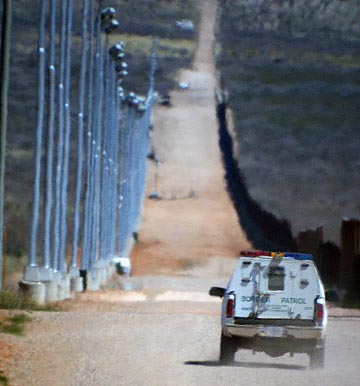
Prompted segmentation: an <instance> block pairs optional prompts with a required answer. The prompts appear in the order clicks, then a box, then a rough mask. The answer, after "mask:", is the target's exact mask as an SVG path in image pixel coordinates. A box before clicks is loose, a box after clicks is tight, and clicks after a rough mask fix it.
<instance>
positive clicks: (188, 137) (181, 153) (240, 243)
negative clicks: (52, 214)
mask: <svg viewBox="0 0 360 386" xmlns="http://www.w3.org/2000/svg"><path fill="white" fill-rule="evenodd" d="M216 3H217V2H216V1H215V0H208V1H204V2H201V4H202V7H203V14H202V15H203V17H202V23H201V27H200V35H199V44H198V49H197V51H196V55H195V59H194V64H193V68H192V70H184V71H182V72H181V73H180V74H179V79H178V80H179V82H186V83H188V84H189V85H190V88H189V89H187V90H177V91H174V92H172V93H171V105H172V107H170V108H169V107H161V106H157V107H156V108H155V111H154V116H153V123H154V130H153V132H152V136H151V142H152V148H153V151H154V152H155V154H156V157H157V158H158V159H159V160H160V161H161V164H160V165H158V166H156V164H155V163H154V162H153V163H150V165H149V175H148V193H151V192H157V193H158V194H159V195H160V196H161V197H162V200H158V201H155V200H146V202H145V211H144V222H143V225H142V228H141V231H140V235H139V240H140V243H139V244H138V245H137V246H136V247H135V249H134V253H133V263H134V268H135V273H136V274H144V273H148V272H149V270H148V268H149V266H150V272H152V273H154V270H155V272H157V273H164V272H169V269H170V270H171V269H172V268H173V269H178V268H181V267H183V266H184V264H185V265H186V262H187V261H188V260H189V259H191V260H192V261H194V260H197V259H199V258H211V257H213V256H237V255H238V253H239V251H240V250H241V249H242V248H247V247H248V246H249V243H248V242H247V240H246V238H245V236H244V234H243V232H242V231H241V229H240V227H239V224H238V220H237V217H236V213H235V210H234V209H233V207H232V204H231V202H230V199H229V197H228V194H227V192H226V188H225V184H224V179H223V175H224V171H223V167H222V161H221V154H220V150H219V145H218V126H217V122H216V115H215V68H214V58H213V47H214V28H215V15H216ZM184 261H185V263H184Z"/></svg>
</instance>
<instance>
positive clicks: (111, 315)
mask: <svg viewBox="0 0 360 386" xmlns="http://www.w3.org/2000/svg"><path fill="white" fill-rule="evenodd" d="M201 3H202V4H203V7H204V13H203V15H204V18H203V21H204V23H203V24H202V27H201V34H200V43H199V49H198V52H197V55H196V59H195V64H194V69H193V70H192V71H184V72H182V73H181V74H180V79H181V80H182V81H187V82H190V89H189V90H181V91H180V90H179V91H176V92H174V93H173V94H172V95H171V99H172V104H173V107H172V108H167V107H158V108H157V109H156V111H155V114H154V131H153V133H152V143H153V147H154V150H155V152H156V155H157V157H158V158H159V159H161V160H162V164H161V165H160V166H159V168H158V183H157V186H156V183H155V180H156V179H155V176H156V167H155V165H150V166H151V170H150V174H149V192H152V191H154V190H156V191H158V193H159V194H160V195H161V196H162V197H163V199H162V200H159V201H153V200H146V203H145V212H144V223H143V227H142V230H141V232H140V235H139V239H140V242H139V244H138V245H136V248H135V250H134V252H133V264H134V269H135V273H137V275H136V276H134V277H132V278H128V279H127V278H115V279H114V281H113V282H112V283H110V286H111V287H112V290H107V291H102V292H97V293H82V294H80V295H78V296H77V297H76V298H75V299H73V300H71V301H68V302H66V303H65V306H66V307H67V308H68V311H67V312H60V313H47V312H37V313H32V314H31V317H32V318H33V321H32V323H30V325H29V326H28V328H27V331H26V334H25V336H24V337H9V336H4V337H2V339H3V340H6V343H7V344H8V345H9V344H11V345H12V346H11V347H13V350H14V351H13V352H15V353H16V355H13V357H12V359H11V363H10V370H9V372H7V374H8V375H9V377H10V380H11V382H10V385H12V386H16V385H18V386H24V385H26V386H31V385H36V386H49V385H51V386H110V385H114V386H120V385H122V386H221V385H250V386H251V385H269V386H275V385H286V386H288V385H293V386H297V385H299V386H300V385H301V386H303V385H304V384H309V385H319V386H320V385H327V386H332V385H333V386H339V385H346V386H352V385H354V386H355V385H358V379H359V376H360V370H359V368H358V358H359V357H360V328H359V327H360V313H359V312H358V313H355V314H354V313H353V314H351V317H349V316H348V315H347V314H341V312H343V311H341V310H333V311H332V315H333V316H332V317H331V318H330V323H329V328H328V335H329V337H328V344H327V353H326V354H327V356H326V369H325V370H321V371H320V370H319V371H307V368H308V358H307V357H305V356H296V357H294V358H269V357H266V356H264V355H262V354H258V355H256V356H254V357H253V356H252V355H251V353H248V352H246V353H242V352H239V353H238V354H237V357H236V363H235V364H234V366H231V367H226V366H221V365H220V364H219V362H218V349H219V338H220V300H218V299H214V298H210V297H209V296H208V295H207V291H208V289H209V287H210V286H211V285H218V286H224V285H225V284H226V282H227V280H228V277H229V275H230V273H231V272H232V270H233V267H234V264H235V259H234V256H236V254H237V253H238V251H239V250H240V249H241V248H245V247H247V246H248V243H247V241H246V239H245V237H244V235H243V234H242V232H241V230H240V228H239V226H238V222H237V219H236V216H235V213H234V211H233V209H232V207H231V204H230V201H229V199H228V197H227V194H226V190H225V187H224V182H223V178H222V176H223V170H222V167H221V161H220V154H219V149H218V146H217V129H216V121H215V111H214V93H213V88H214V84H215V80H214V69H213V60H212V50H211V47H212V45H213V35H212V32H213V28H214V17H215V3H216V1H215V0H208V1H203V2H201ZM124 289H126V291H124ZM0 314H1V313H0ZM335 316H336V317H335ZM0 349H1V348H0Z"/></svg>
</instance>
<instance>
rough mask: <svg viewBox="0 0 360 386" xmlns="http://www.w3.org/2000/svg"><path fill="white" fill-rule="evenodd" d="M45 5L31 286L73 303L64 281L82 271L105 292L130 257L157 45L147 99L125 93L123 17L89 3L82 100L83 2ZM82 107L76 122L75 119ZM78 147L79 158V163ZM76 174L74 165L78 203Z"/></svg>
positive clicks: (141, 186)
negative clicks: (76, 35) (118, 34)
mask: <svg viewBox="0 0 360 386" xmlns="http://www.w3.org/2000/svg"><path fill="white" fill-rule="evenodd" d="M46 5H47V1H46V0H42V1H41V18H40V29H39V91H38V104H39V109H38V124H37V136H36V148H35V151H34V160H35V162H34V177H35V180H34V199H33V217H32V226H31V232H30V242H29V258H28V262H27V265H26V267H25V273H24V283H27V284H29V285H30V286H31V284H35V283H36V284H37V286H36V288H39V286H38V284H44V288H45V290H44V294H43V295H41V296H42V298H41V300H44V301H45V300H56V299H59V297H60V298H61V297H64V296H65V297H66V293H68V292H69V291H70V288H65V289H64V288H63V287H64V285H65V286H72V284H71V283H72V280H74V283H75V281H76V282H77V283H80V284H81V283H83V282H82V279H81V277H80V274H81V275H82V276H86V283H87V287H88V288H89V289H97V288H98V287H99V285H100V284H102V283H103V282H104V280H106V279H107V278H108V273H109V267H110V266H112V261H113V258H114V257H115V256H128V254H129V250H130V248H131V245H132V238H133V234H134V233H135V232H137V231H138V229H139V226H140V219H141V210H142V205H143V199H144V195H145V181H146V156H147V152H148V144H149V128H150V119H151V110H152V105H153V93H154V75H155V69H156V46H157V40H154V44H153V47H152V50H151V56H150V71H149V86H148V93H147V95H146V96H145V97H139V96H137V95H135V94H134V93H132V92H129V93H128V94H126V93H125V92H124V90H123V88H122V81H123V78H124V77H125V76H126V75H127V64H126V62H125V61H124V58H125V52H124V44H123V43H122V42H118V43H116V44H113V45H111V44H110V38H109V36H110V34H111V33H113V32H114V31H115V30H116V29H117V27H118V26H119V22H118V21H117V20H116V18H115V14H116V11H115V9H114V8H112V7H106V8H104V9H102V2H101V1H99V2H97V4H95V1H94V0H83V3H82V13H81V17H82V20H81V23H80V25H81V30H82V32H81V50H80V52H79V56H80V64H81V66H80V74H79V84H78V86H77V87H78V93H77V96H78V100H77V101H76V103H74V101H73V100H72V99H71V97H72V98H73V97H74V93H73V92H72V93H71V94H70V89H73V88H74V87H75V85H74V84H71V79H72V77H71V64H72V62H73V60H72V59H73V58H72V55H73V53H72V38H73V33H72V26H73V24H75V23H77V20H73V19H74V16H77V14H74V2H73V0H62V1H60V2H57V0H51V2H50V7H49V9H48V10H47V6H46ZM58 15H59V16H58ZM58 17H59V18H60V26H59V31H57V28H56V19H57V18H58ZM46 42H47V43H46ZM46 44H47V47H45V45H46ZM46 65H47V68H46ZM46 71H47V74H46ZM56 84H57V87H56ZM74 106H78V107H77V108H78V111H77V120H76V121H75V120H74V121H73V120H72V119H71V115H72V114H73V113H74ZM45 122H46V124H45ZM75 134H76V135H75ZM73 137H74V138H73ZM74 144H75V146H76V148H77V151H76V157H71V151H70V149H71V148H72V146H74ZM43 154H45V155H46V156H45V157H43ZM73 159H75V162H74V163H75V165H76V167H75V168H74V167H73V166H72V164H70V162H71V161H72V160H73ZM70 168H71V169H72V170H73V169H75V178H74V180H75V184H74V199H73V201H72V202H70V200H69V197H70V196H69V194H68V189H69V187H70V182H69V181H70ZM43 179H44V184H42V180H43ZM42 187H43V189H42ZM42 203H43V204H42ZM41 219H42V220H41ZM71 229H72V230H73V231H72V233H70V232H69V230H71ZM40 240H41V241H42V247H40ZM68 247H69V248H68ZM39 254H40V255H39ZM64 283H65V284H64ZM69 283H70V284H69ZM80 287H81V285H77V288H78V290H79V289H80ZM50 289H51V290H50ZM49 291H50V292H51V293H50V292H49ZM60 293H61V295H59V294H60ZM64 294H65V295H64ZM38 300H39V299H38Z"/></svg>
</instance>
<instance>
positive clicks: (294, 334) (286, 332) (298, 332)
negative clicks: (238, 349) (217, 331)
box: [223, 322, 324, 340]
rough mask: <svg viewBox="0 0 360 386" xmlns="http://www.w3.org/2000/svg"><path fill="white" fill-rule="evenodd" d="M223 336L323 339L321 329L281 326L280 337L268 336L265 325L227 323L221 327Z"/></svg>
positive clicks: (267, 327)
mask: <svg viewBox="0 0 360 386" xmlns="http://www.w3.org/2000/svg"><path fill="white" fill-rule="evenodd" d="M223 334H224V335H226V336H233V337H244V338H255V337H264V338H279V337H281V338H289V339H301V340H306V339H311V340H314V339H316V340H320V339H323V338H324V329H323V328H322V327H304V326H301V327H298V326H283V327H282V328H281V335H280V336H278V335H276V336H273V337H272V336H271V334H270V335H269V326H267V325H245V324H233V323H229V322H227V323H226V324H225V325H224V327H223Z"/></svg>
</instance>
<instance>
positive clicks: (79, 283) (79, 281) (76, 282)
mask: <svg viewBox="0 0 360 386" xmlns="http://www.w3.org/2000/svg"><path fill="white" fill-rule="evenodd" d="M83 289H84V288H83V278H82V277H80V276H77V277H71V278H70V291H72V292H82V291H83Z"/></svg>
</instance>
